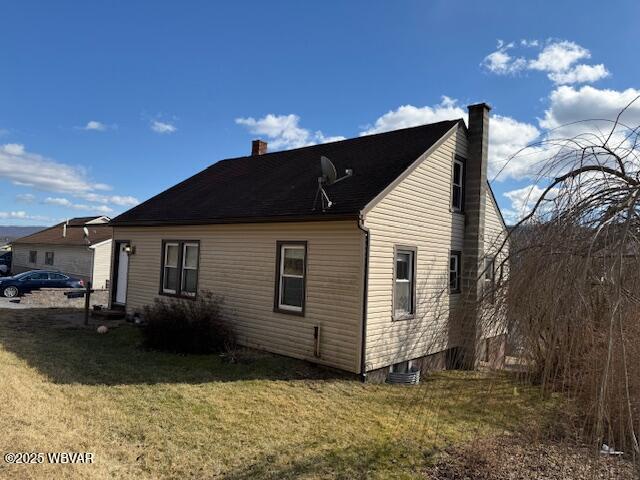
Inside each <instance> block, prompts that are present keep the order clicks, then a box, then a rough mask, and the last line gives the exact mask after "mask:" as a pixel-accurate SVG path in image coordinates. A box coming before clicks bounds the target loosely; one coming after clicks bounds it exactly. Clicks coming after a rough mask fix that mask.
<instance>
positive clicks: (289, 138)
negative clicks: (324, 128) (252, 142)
mask: <svg viewBox="0 0 640 480" xmlns="http://www.w3.org/2000/svg"><path fill="white" fill-rule="evenodd" d="M235 121H236V123H237V124H238V125H242V126H244V127H247V129H248V130H249V132H251V133H252V134H254V135H262V136H266V137H267V138H268V140H269V146H270V147H272V148H274V149H276V150H277V149H288V148H299V147H305V146H308V145H315V144H317V143H326V142H334V141H337V140H344V137H342V136H325V135H324V134H323V133H322V132H321V131H319V130H318V131H316V132H311V131H310V130H307V129H306V128H302V127H301V126H300V117H299V116H298V115H294V114H289V115H275V114H273V113H269V114H267V115H265V116H264V117H262V118H258V119H255V118H253V117H247V118H236V120H235Z"/></svg>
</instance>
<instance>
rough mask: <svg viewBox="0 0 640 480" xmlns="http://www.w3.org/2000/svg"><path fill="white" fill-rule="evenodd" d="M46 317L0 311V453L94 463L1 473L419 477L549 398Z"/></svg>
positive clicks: (486, 380) (453, 378)
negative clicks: (362, 371)
mask: <svg viewBox="0 0 640 480" xmlns="http://www.w3.org/2000/svg"><path fill="white" fill-rule="evenodd" d="M51 315H52V314H51V313H50V312H47V311H40V312H36V311H13V312H8V311H5V312H1V313H0V405H1V408H2V415H0V431H1V432H2V436H1V437H0V451H3V452H6V451H43V452H51V451H90V452H95V454H96V458H97V462H96V463H95V464H93V465H75V466H74V465H21V466H18V465H5V464H2V463H0V477H1V478H20V479H22V478H37V479H44V478H77V477H83V478H133V477H136V478H143V479H144V478H198V479H200V478H225V479H253V478H273V479H287V478H345V479H346V478H349V479H351V478H422V477H423V476H424V472H425V469H426V468H427V466H428V465H429V464H431V463H432V462H433V460H434V455H435V454H436V453H437V452H438V451H439V450H440V449H441V448H443V447H446V446H449V445H452V444H458V443H460V442H467V441H470V440H473V439H475V438H478V437H481V436H484V435H488V434H496V433H503V432H510V431H513V430H514V429H516V428H517V427H518V426H519V425H521V424H522V423H523V422H525V423H533V422H535V419H537V418H541V417H543V416H544V413H545V412H546V411H547V408H548V406H546V405H545V404H544V403H543V402H541V401H540V399H539V398H538V394H537V391H536V390H534V389H531V388H524V387H521V386H518V387H516V386H515V385H514V384H513V383H512V381H511V380H509V378H507V377H499V378H496V377H489V376H485V375H482V374H479V373H463V372H447V373H442V374H435V375H432V376H430V377H428V378H427V379H426V380H425V381H424V383H423V384H422V385H421V386H420V387H398V386H389V385H372V384H367V385H364V384H361V383H359V382H358V381H356V380H354V379H352V378H350V377H346V376H344V375H342V374H340V373H336V372H333V371H331V370H326V369H321V368H317V367H313V366H311V365H309V364H306V363H304V362H299V361H295V360H291V359H286V358H282V357H277V356H273V355H267V354H264V355H263V354H251V355H246V356H243V357H241V360H242V361H241V362H238V363H235V364H229V363H225V362H224V361H223V360H222V359H221V358H220V357H219V356H215V355H202V356H180V355H172V354H166V353H159V352H150V351H145V350H143V349H141V348H140V346H139V345H140V340H141V339H140V332H139V331H138V330H137V329H136V328H134V327H132V326H129V325H124V326H121V327H119V328H116V329H114V330H112V331H110V332H109V333H108V334H107V335H97V334H96V333H94V331H93V330H87V329H83V328H81V327H78V326H70V327H68V328H60V327H59V326H56V324H55V323H56V322H55V321H54V320H52V316H51Z"/></svg>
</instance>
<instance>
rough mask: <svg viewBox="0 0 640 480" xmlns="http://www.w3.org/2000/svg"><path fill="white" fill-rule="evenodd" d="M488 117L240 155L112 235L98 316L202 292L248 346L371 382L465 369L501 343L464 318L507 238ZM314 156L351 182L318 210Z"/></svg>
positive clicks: (166, 195)
mask: <svg viewBox="0 0 640 480" xmlns="http://www.w3.org/2000/svg"><path fill="white" fill-rule="evenodd" d="M488 112H489V107H488V106H487V105H485V104H479V105H474V106H471V107H469V113H470V115H469V118H470V126H469V128H467V127H466V125H465V124H464V121H462V120H457V121H444V122H439V123H434V124H430V125H424V126H419V127H414V128H407V129H403V130H397V131H392V132H388V133H381V134H376V135H369V136H362V137H359V138H354V139H349V140H343V141H338V142H332V143H326V144H321V145H314V146H309V147H304V148H298V149H294V150H289V151H281V152H274V153H266V144H265V143H264V142H261V141H254V142H253V152H252V155H251V156H247V157H241V158H236V159H229V160H222V161H219V162H217V163H215V164H213V165H211V166H210V167H209V168H207V169H205V170H204V171H202V172H200V173H198V174H196V175H194V176H193V177H191V178H189V179H187V180H185V181H183V182H182V183H179V184H178V185H176V186H174V187H172V188H170V189H168V190H166V191H165V192H163V193H160V194H159V195H157V196H155V197H153V198H151V199H150V200H147V201H146V202H144V203H142V204H140V205H138V206H136V207H134V208H132V209H131V210H129V211H127V212H125V213H123V214H122V215H120V216H119V217H117V218H115V219H114V220H112V222H111V225H113V227H114V241H115V247H114V252H115V257H114V273H113V278H114V283H113V285H112V294H111V302H112V305H113V306H118V305H120V306H124V307H125V308H126V309H127V312H129V313H136V312H137V313H140V314H141V313H142V310H143V307H144V306H145V305H148V304H151V303H153V301H154V300H155V299H157V298H174V297H179V298H186V299H190V298H194V297H195V296H196V295H197V294H198V292H200V291H202V290H209V291H211V292H213V293H214V294H216V295H221V296H223V297H224V309H225V312H226V315H227V317H228V318H229V319H230V320H231V321H232V322H233V325H234V327H235V330H236V332H237V336H238V339H239V341H240V343H241V344H244V345H246V346H250V347H254V348H259V349H264V350H268V351H271V352H275V353H279V354H283V355H288V356H292V357H297V358H302V359H306V360H309V361H312V362H316V363H320V364H324V365H329V366H332V367H336V368H340V369H343V370H347V371H349V372H354V373H359V374H367V373H369V376H370V377H376V378H380V377H383V376H384V375H385V374H386V372H387V371H388V370H389V367H391V366H392V368H393V369H394V371H401V370H403V369H406V368H409V367H413V368H419V367H420V366H421V365H424V366H434V365H444V362H445V359H446V358H447V357H450V356H451V355H450V354H451V353H455V352H458V353H462V354H463V356H464V358H465V359H466V361H467V362H472V365H475V364H477V362H478V361H479V360H481V359H482V358H484V357H485V356H486V352H481V351H476V346H477V345H489V346H490V348H494V349H495V350H496V352H499V351H501V349H502V348H503V343H504V342H503V337H504V335H503V334H504V330H503V329H501V328H491V329H488V328H484V327H483V322H482V321H481V320H479V318H480V317H481V315H479V314H478V312H477V308H476V307H475V305H477V303H476V302H475V300H476V299H478V298H479V297H480V296H481V295H482V291H483V290H482V289H483V288H484V287H485V285H486V283H487V282H491V281H492V280H491V275H489V274H487V275H483V278H482V279H480V276H481V274H482V270H483V268H484V265H485V262H486V259H487V257H488V255H489V254H490V255H489V257H488V258H490V257H491V256H493V253H492V252H491V249H494V248H495V244H496V242H497V239H498V238H499V237H502V238H503V237H504V235H505V234H506V226H505V225H504V221H503V220H502V217H501V215H500V211H499V209H498V206H497V204H496V201H495V199H494V197H493V195H492V193H491V191H490V189H489V187H488V183H487V179H486V175H487V173H486V172H487V141H488V140H487V139H488V122H489V114H488ZM321 156H326V157H328V158H329V159H330V160H331V161H332V162H333V163H334V164H335V166H336V167H337V168H336V169H337V172H338V177H341V176H343V175H344V174H345V171H346V170H347V169H350V170H352V175H351V176H347V177H346V178H344V179H343V180H340V181H338V182H336V183H334V184H332V185H327V186H325V188H324V191H325V192H326V194H327V196H328V198H329V199H330V201H331V202H332V204H331V205H329V204H328V203H327V202H326V198H325V197H324V195H323V194H322V192H321V191H319V189H318V186H319V180H318V177H319V175H321V169H320V158H321ZM323 199H324V200H323ZM323 205H324V207H325V208H323ZM492 271H493V270H492ZM485 277H486V278H485ZM463 303H464V304H465V306H467V307H468V308H465V309H462V308H458V307H461V306H462V304H463ZM462 311H464V312H465V313H464V314H461V313H460V312H462ZM489 337H492V338H489ZM467 338H473V339H474V341H471V342H470V341H467V340H465V339H467ZM479 340H482V341H479ZM409 361H413V362H412V364H411V363H409Z"/></svg>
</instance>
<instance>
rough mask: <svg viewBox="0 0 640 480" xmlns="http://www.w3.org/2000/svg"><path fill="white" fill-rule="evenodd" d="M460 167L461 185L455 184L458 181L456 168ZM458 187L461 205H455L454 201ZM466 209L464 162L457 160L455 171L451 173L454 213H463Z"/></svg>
mask: <svg viewBox="0 0 640 480" xmlns="http://www.w3.org/2000/svg"><path fill="white" fill-rule="evenodd" d="M458 165H459V166H460V182H459V184H456V183H455V179H456V166H458ZM456 187H459V188H460V195H459V197H458V199H459V201H460V205H454V204H453V201H454V198H455V195H454V194H453V192H454V189H455V188H456ZM463 207H464V162H463V161H462V160H458V159H457V158H454V159H453V170H452V172H451V208H452V209H453V211H454V212H461V211H462V208H463Z"/></svg>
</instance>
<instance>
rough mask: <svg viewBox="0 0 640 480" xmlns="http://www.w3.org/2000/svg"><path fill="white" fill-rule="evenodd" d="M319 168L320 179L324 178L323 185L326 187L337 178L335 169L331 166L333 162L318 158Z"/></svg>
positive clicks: (323, 157)
mask: <svg viewBox="0 0 640 480" xmlns="http://www.w3.org/2000/svg"><path fill="white" fill-rule="evenodd" d="M320 168H321V169H322V177H323V178H324V183H325V184H327V185H331V184H332V183H335V181H336V179H337V178H338V174H337V173H336V167H335V166H334V165H333V162H332V161H331V160H329V159H328V158H327V157H325V156H324V155H323V156H321V157H320Z"/></svg>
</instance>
